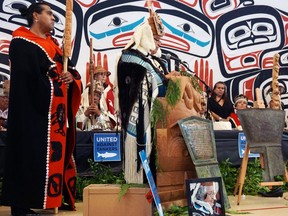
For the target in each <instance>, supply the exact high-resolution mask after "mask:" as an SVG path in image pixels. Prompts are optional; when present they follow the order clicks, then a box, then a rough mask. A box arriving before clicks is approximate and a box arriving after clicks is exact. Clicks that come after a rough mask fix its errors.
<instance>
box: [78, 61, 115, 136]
mask: <svg viewBox="0 0 288 216" xmlns="http://www.w3.org/2000/svg"><path fill="white" fill-rule="evenodd" d="M110 74H111V73H110V72H109V71H108V70H106V69H104V68H103V67H102V66H101V65H100V64H98V65H97V66H96V67H95V69H94V77H93V80H94V87H93V89H94V91H95V89H98V93H94V96H95V97H98V96H99V97H100V98H99V101H98V98H95V97H94V100H96V101H97V105H98V106H96V105H95V103H92V102H93V100H92V99H91V93H90V92H91V90H90V89H91V88H90V86H91V84H90V82H89V83H88V84H87V86H86V88H85V89H84V91H83V94H82V99H81V105H80V107H79V110H78V113H77V116H76V121H77V129H78V130H86V131H89V130H94V129H97V130H101V129H102V130H113V129H114V128H116V122H117V121H116V117H115V115H114V106H113V104H114V96H113V95H112V98H111V91H112V89H111V87H110V86H109V85H108V84H106V80H107V77H108V76H109V75H110ZM99 92H101V94H99ZM97 107H100V109H99V110H101V112H102V114H103V115H99V113H98V118H97V120H99V121H97V122H98V123H97V125H95V124H92V122H91V121H88V119H87V116H85V112H86V114H87V113H88V112H89V113H88V114H89V115H90V114H96V109H98V108H97ZM97 112H98V111H97ZM103 116H105V117H103ZM100 120H101V121H100ZM95 121H96V120H95V119H93V122H94V123H96V122H95ZM100 122H102V123H101V124H100ZM104 122H106V123H107V124H106V123H105V124H104ZM108 122H109V124H108Z"/></svg>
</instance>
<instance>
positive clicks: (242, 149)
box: [238, 132, 260, 158]
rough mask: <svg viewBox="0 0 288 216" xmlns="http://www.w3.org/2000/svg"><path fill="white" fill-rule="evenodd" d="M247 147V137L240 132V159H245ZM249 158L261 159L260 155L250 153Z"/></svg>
mask: <svg viewBox="0 0 288 216" xmlns="http://www.w3.org/2000/svg"><path fill="white" fill-rule="evenodd" d="M245 147H246V136H245V134H244V133H243V132H240V133H238V152H239V157H240V158H243V156H244V153H245ZM248 157H249V158H255V157H260V154H254V153H249V154H248Z"/></svg>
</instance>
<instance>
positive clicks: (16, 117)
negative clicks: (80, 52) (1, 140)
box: [2, 2, 81, 216]
mask: <svg viewBox="0 0 288 216" xmlns="http://www.w3.org/2000/svg"><path fill="white" fill-rule="evenodd" d="M20 12H21V14H22V15H23V16H25V17H26V18H27V21H28V26H29V27H30V28H29V29H27V28H25V27H20V28H18V29H17V30H15V31H14V32H13V38H12V41H11V44H10V48H9V59H10V66H11V79H10V95H9V113H8V114H9V121H8V126H7V127H8V128H7V148H6V155H5V158H6V163H5V171H4V178H3V189H2V193H3V194H2V195H3V197H2V204H3V205H7V206H11V214H12V215H13V216H18V215H21V216H23V215H39V214H37V213H36V212H34V211H32V210H31V209H30V208H34V209H49V208H56V207H60V206H61V205H62V200H63V197H64V202H65V203H66V204H67V206H68V207H69V208H70V209H71V210H74V209H75V193H76V190H75V185H76V168H75V161H74V159H73V151H74V147H75V134H76V131H75V127H74V125H75V115H76V112H77V110H78V107H79V104H80V99H81V77H80V75H79V73H78V72H77V71H76V70H75V68H74V67H72V63H71V62H69V63H68V65H69V66H68V72H66V73H63V62H62V57H63V55H62V50H61V49H60V48H59V46H58V43H57V41H56V40H55V39H53V38H52V37H51V35H50V32H51V31H52V29H53V28H54V21H55V18H54V16H53V12H52V10H51V8H50V6H49V5H48V4H47V3H43V2H42V3H41V2H39V3H34V4H31V5H30V6H29V8H22V9H20Z"/></svg>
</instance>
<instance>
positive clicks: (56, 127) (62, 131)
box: [13, 27, 81, 209]
mask: <svg viewBox="0 0 288 216" xmlns="http://www.w3.org/2000/svg"><path fill="white" fill-rule="evenodd" d="M13 37H14V38H15V37H21V38H24V39H25V40H27V41H31V42H32V43H35V44H36V45H38V46H39V47H40V48H41V49H42V50H44V52H45V53H46V54H48V56H47V57H48V58H50V59H49V60H50V61H51V62H52V65H51V66H50V71H49V72H47V75H48V76H49V79H50V83H51V89H50V91H51V99H52V100H51V101H50V113H51V115H50V121H48V122H49V124H48V125H47V127H48V128H47V130H48V140H50V143H49V141H48V140H47V143H48V146H47V147H48V149H49V150H48V149H47V154H49V155H47V156H49V161H48V162H47V164H46V173H48V175H46V187H45V191H44V196H45V198H44V204H43V206H44V208H55V207H60V206H61V204H62V199H63V197H62V195H63V194H62V193H63V191H64V200H65V201H66V202H68V204H69V206H70V207H71V209H74V208H75V195H76V194H75V193H76V190H75V186H76V168H75V167H76V166H75V163H74V160H73V158H72V154H73V151H74V148H75V128H74V125H75V122H74V118H70V119H68V114H69V112H71V114H72V116H73V117H75V115H76V113H77V110H78V108H79V105H80V100H81V80H80V75H79V74H78V75H79V77H77V76H76V77H77V79H74V82H73V85H71V86H72V87H71V88H72V89H69V91H71V93H72V95H73V97H72V101H71V103H68V89H67V86H66V85H65V84H63V83H62V82H61V80H60V79H59V76H60V74H61V73H62V71H63V64H62V62H60V61H57V60H56V61H54V59H56V56H57V55H58V56H62V50H61V49H60V48H59V47H58V45H57V43H55V40H54V39H53V38H52V37H51V36H49V35H47V38H46V39H44V38H40V37H39V36H37V35H35V34H33V33H31V32H30V31H29V30H27V29H26V28H24V27H20V28H19V29H18V30H16V31H15V32H13ZM53 61H54V64H53ZM55 63H56V64H55ZM68 71H69V69H68ZM77 73H78V72H77ZM71 74H72V73H71ZM52 75H53V76H52ZM72 75H73V74H72ZM74 78H75V77H74ZM56 90H57V91H58V92H61V93H62V94H63V95H61V96H56V93H55V91H56ZM36 100H37V99H36ZM68 109H70V111H68ZM60 120H61V122H60ZM67 121H69V129H67ZM68 135H69V136H68ZM66 137H68V139H67V141H66ZM55 143H61V146H62V148H61V158H60V159H59V160H53V157H54V156H55V154H60V152H55V148H54V146H55ZM57 151H58V150H57ZM59 175H63V176H62V177H61V176H59ZM55 176H59V178H56V177H55ZM56 186H57V187H56ZM43 190H44V189H43ZM59 191H61V193H59Z"/></svg>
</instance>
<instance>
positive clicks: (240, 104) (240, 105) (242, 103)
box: [229, 94, 248, 130]
mask: <svg viewBox="0 0 288 216" xmlns="http://www.w3.org/2000/svg"><path fill="white" fill-rule="evenodd" d="M234 108H235V112H233V113H231V114H230V119H229V121H230V122H231V125H232V128H237V129H238V130H242V127H241V123H240V120H239V118H238V115H237V110H241V109H247V108H248V98H247V97H246V96H245V95H243V94H240V95H237V96H236V97H235V98H234Z"/></svg>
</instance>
